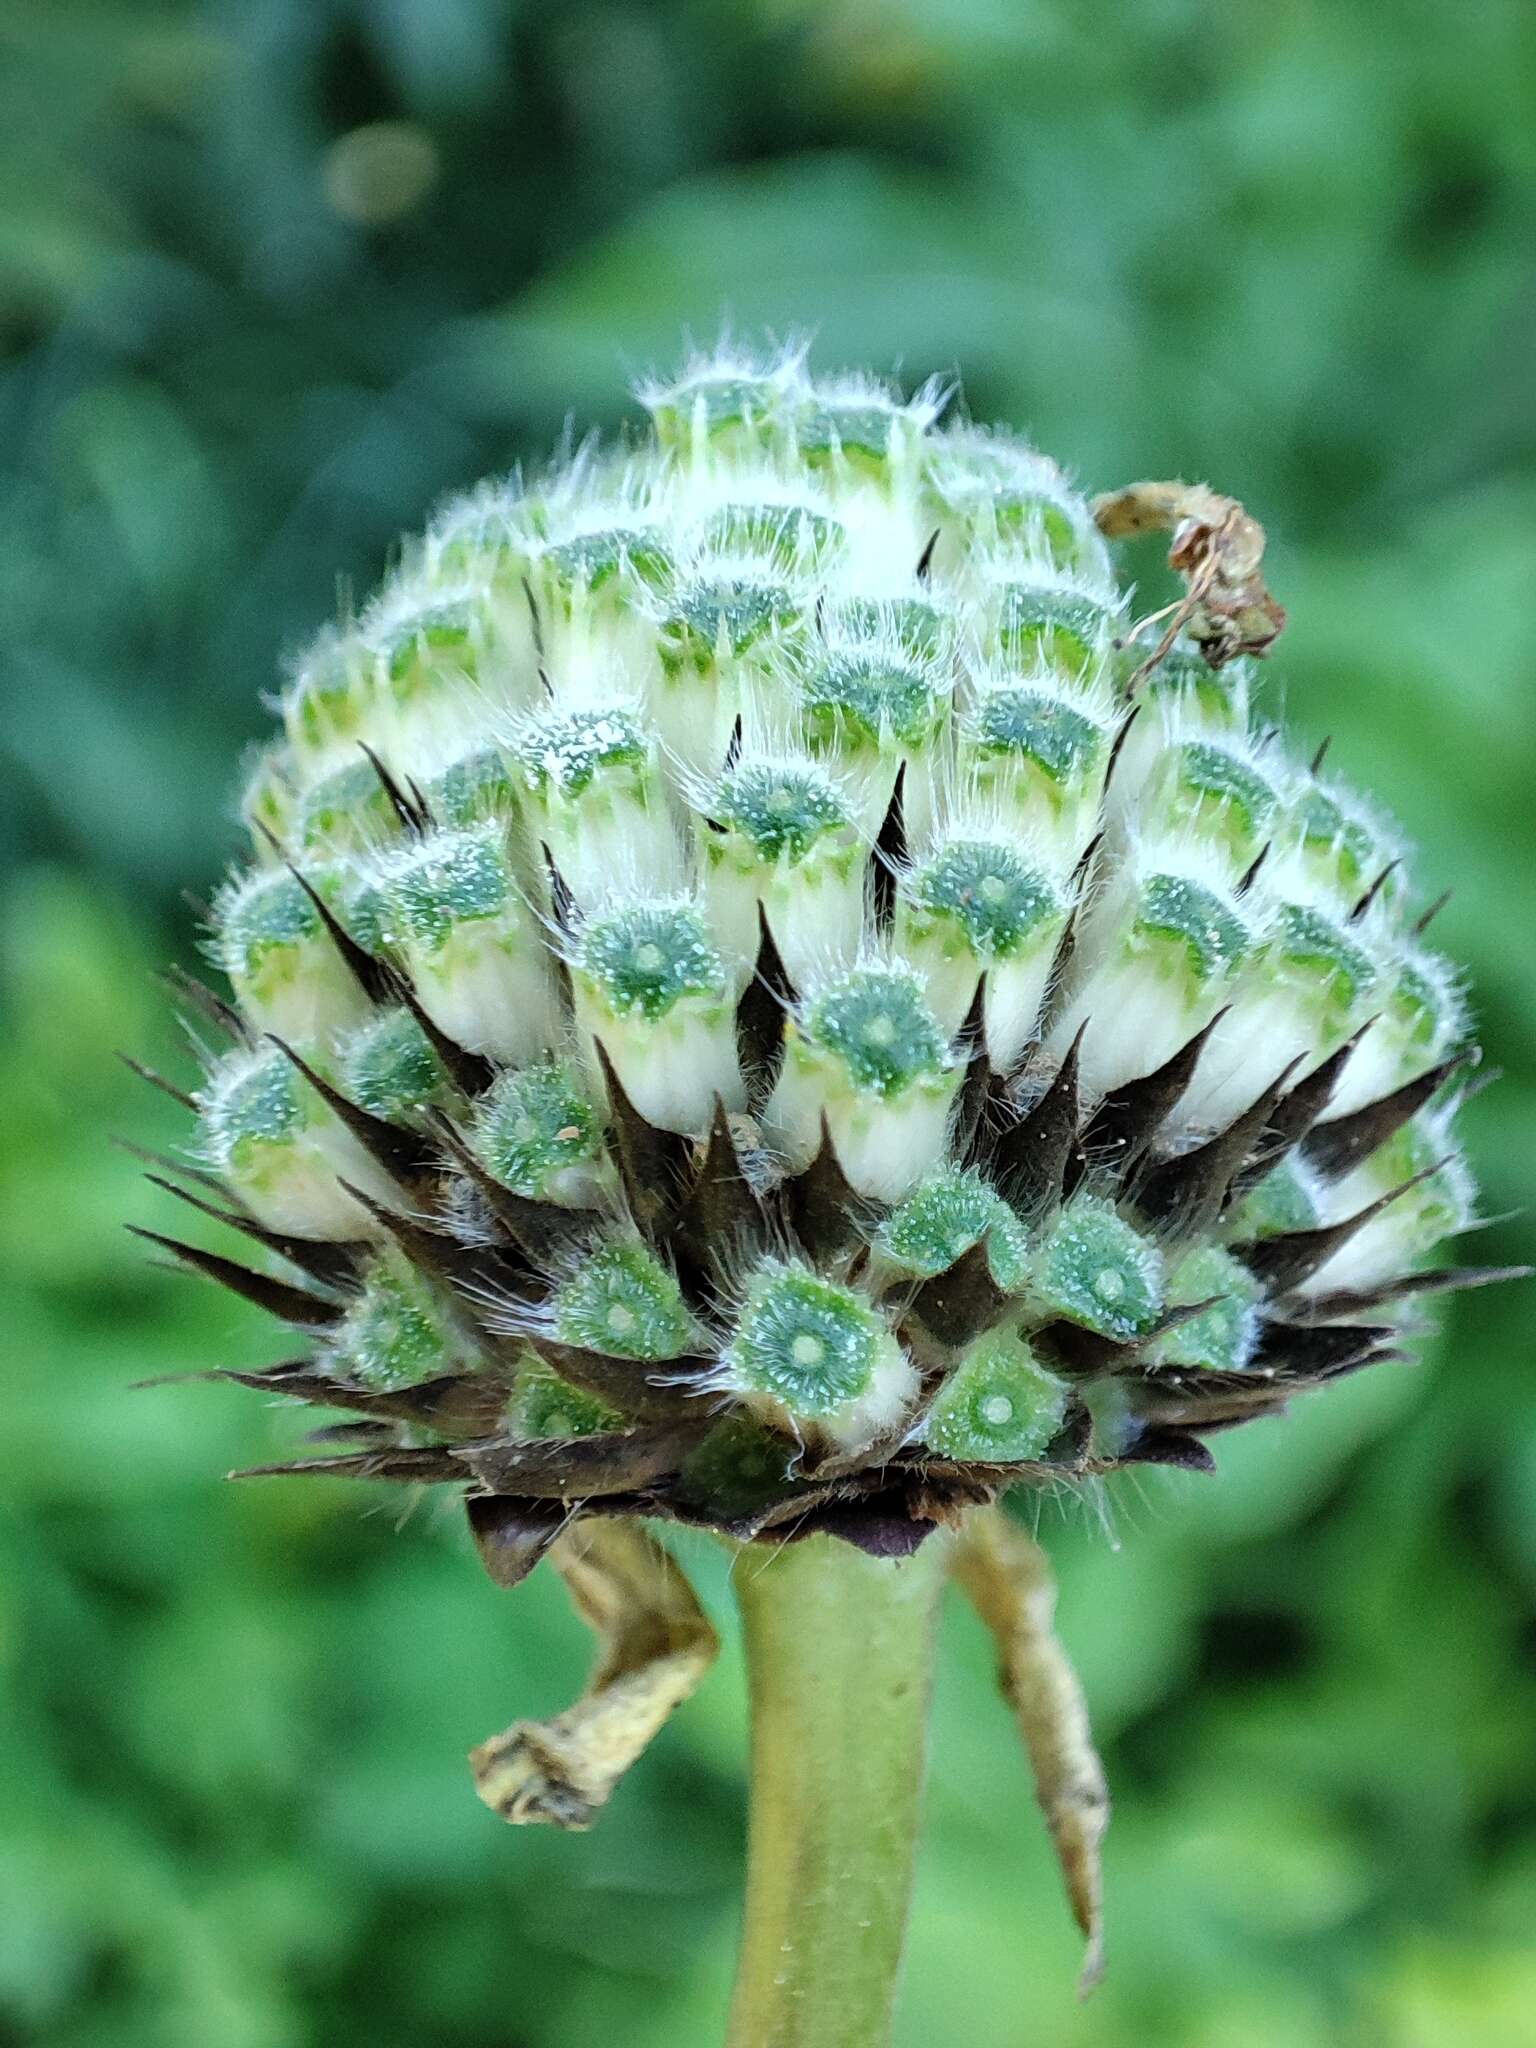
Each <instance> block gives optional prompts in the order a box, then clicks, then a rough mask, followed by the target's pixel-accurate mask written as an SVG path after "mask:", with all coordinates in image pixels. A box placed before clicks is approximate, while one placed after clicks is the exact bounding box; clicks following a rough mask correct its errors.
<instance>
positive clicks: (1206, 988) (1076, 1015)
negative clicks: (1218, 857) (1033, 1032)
mask: <svg viewBox="0 0 1536 2048" xmlns="http://www.w3.org/2000/svg"><path fill="white" fill-rule="evenodd" d="M1250 943H1251V937H1250V932H1249V928H1248V925H1247V923H1246V922H1245V920H1244V918H1243V916H1242V915H1241V914H1240V912H1239V908H1238V906H1237V905H1236V904H1235V903H1234V902H1233V900H1232V898H1231V896H1230V895H1229V894H1228V892H1227V891H1226V890H1225V889H1224V888H1223V887H1222V883H1221V878H1220V874H1219V871H1213V864H1201V863H1198V862H1197V861H1194V860H1191V859H1190V858H1189V855H1188V853H1187V852H1183V851H1180V850H1176V849H1172V848H1170V849H1167V850H1166V851H1165V850H1164V849H1161V848H1147V849H1142V850H1141V852H1140V854H1139V855H1138V857H1137V859H1136V861H1135V863H1134V864H1132V863H1129V862H1128V863H1127V864H1126V865H1123V866H1122V867H1121V868H1120V869H1119V871H1118V872H1116V873H1114V874H1113V875H1112V877H1111V879H1110V880H1109V881H1108V882H1107V883H1106V885H1105V886H1104V889H1103V892H1102V894H1101V895H1100V896H1099V897H1098V898H1097V899H1096V900H1095V901H1094V902H1092V903H1091V904H1090V906H1089V907H1088V909H1087V910H1086V911H1085V913H1084V914H1083V915H1082V917H1081V919H1080V924H1079V930H1078V938H1077V944H1076V947H1075V949H1074V953H1073V958H1072V962H1071V966H1070V969H1069V973H1068V980H1067V986H1066V989H1065V990H1064V992H1063V995H1062V998H1061V1000H1060V1002H1059V1004H1058V1006H1057V1010H1056V1015H1055V1019H1054V1021H1053V1024H1052V1027H1051V1030H1050V1033H1049V1035H1048V1038H1047V1049H1048V1050H1049V1051H1051V1052H1053V1053H1055V1054H1056V1055H1057V1056H1058V1057H1060V1056H1062V1055H1064V1054H1065V1052H1066V1050H1067V1048H1068V1046H1070V1045H1071V1043H1072V1041H1073V1039H1074V1038H1075V1037H1076V1036H1077V1033H1078V1031H1079V1029H1081V1028H1083V1027H1084V1026H1086V1029H1085V1030H1084V1035H1083V1040H1082V1047H1081V1051H1080V1055H1079V1058H1080V1062H1081V1064H1080V1068H1079V1074H1080V1080H1081V1085H1082V1087H1083V1089H1084V1091H1085V1092H1086V1093H1087V1094H1088V1095H1089V1096H1090V1097H1092V1096H1096V1095H1103V1094H1107V1093H1108V1092H1109V1091H1110V1090H1111V1089H1113V1088H1119V1087H1122V1086H1123V1085H1124V1084H1125V1083H1126V1082H1127V1081H1133V1080H1137V1079H1139V1078H1140V1077H1141V1076H1142V1075H1144V1074H1150V1073H1152V1072H1153V1071H1154V1069H1155V1068H1157V1067H1160V1066H1161V1065H1162V1064H1163V1062H1164V1061H1165V1060H1168V1059H1171V1058H1172V1057H1173V1055H1174V1054H1175V1053H1176V1052H1178V1051H1179V1050H1180V1048H1181V1047H1182V1046H1184V1045H1186V1044H1187V1043H1188V1042H1189V1040H1190V1039H1191V1038H1192V1037H1193V1036H1194V1034H1195V1033H1196V1032H1197V1031H1198V1030H1200V1029H1201V1028H1202V1026H1204V1025H1205V1024H1208V1023H1209V1022H1210V1020H1211V1019H1212V1018H1213V1017H1214V1016H1215V1014H1216V1012H1217V1010H1218V1009H1219V1008H1220V1007H1221V1005H1222V1004H1223V1003H1225V1002H1227V1001H1229V1000H1230V998H1231V994H1232V990H1233V987H1234V985H1235V983H1236V980H1237V977H1238V974H1239V972H1240V970H1241V967H1242V964H1243V961H1244V960H1245V958H1246V957H1247V954H1248V950H1249V946H1250ZM1203 1064H1204V1062H1203V1061H1202V1066H1203ZM1273 1078H1274V1077H1273V1075H1272V1074H1269V1073H1260V1074H1259V1075H1257V1076H1256V1078H1255V1079H1254V1082H1253V1093H1254V1094H1255V1095H1257V1094H1258V1092H1259V1090H1260V1088H1262V1087H1263V1086H1264V1085H1265V1084H1266V1082H1268V1081H1270V1080H1272V1079H1273Z"/></svg>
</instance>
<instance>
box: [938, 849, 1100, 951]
mask: <svg viewBox="0 0 1536 2048" xmlns="http://www.w3.org/2000/svg"><path fill="white" fill-rule="evenodd" d="M907 903H908V916H909V917H915V918H916V919H917V920H918V921H919V922H920V923H945V924H953V925H954V926H956V927H957V928H958V930H959V932H961V933H963V934H964V939H965V943H966V945H967V946H968V947H969V948H970V950H971V951H972V952H973V953H975V954H976V955H977V956H978V957H979V958H982V959H986V960H1007V959H1011V958H1013V957H1014V955H1016V954H1018V953H1020V952H1022V951H1025V950H1033V947H1034V945H1035V943H1037V942H1038V940H1039V939H1040V938H1041V936H1042V935H1043V934H1044V933H1045V932H1046V931H1047V930H1049V929H1054V927H1055V926H1056V925H1057V924H1059V922H1060V920H1061V916H1062V904H1061V899H1060V897H1059V896H1058V895H1057V893H1056V890H1055V888H1054V887H1053V886H1052V884H1051V883H1050V882H1049V881H1048V880H1047V878H1046V877H1045V876H1044V875H1043V874H1042V873H1041V871H1040V870H1039V869H1038V868H1037V867H1035V866H1033V865H1032V864H1031V863H1030V862H1029V861H1027V860H1026V859H1025V858H1024V856H1023V855H1022V854H1019V853H1015V852H1014V851H1013V849H1012V848H1011V847H1008V846H1005V845H1002V844H1001V843H999V842H998V841H995V840H974V839H973V840H965V839H961V840H953V841H951V842H950V844H949V845H948V846H946V847H945V848H944V849H943V851H942V852H941V853H940V854H938V856H937V857H936V858H935V859H933V860H931V861H929V862H928V863H927V864H926V865H925V866H924V867H921V868H919V869H918V870H917V872H916V873H915V874H914V875H913V876H912V878H911V881H910V882H909V884H908V887H907ZM922 912H927V913H928V917H927V919H924V918H923V917H922Z"/></svg>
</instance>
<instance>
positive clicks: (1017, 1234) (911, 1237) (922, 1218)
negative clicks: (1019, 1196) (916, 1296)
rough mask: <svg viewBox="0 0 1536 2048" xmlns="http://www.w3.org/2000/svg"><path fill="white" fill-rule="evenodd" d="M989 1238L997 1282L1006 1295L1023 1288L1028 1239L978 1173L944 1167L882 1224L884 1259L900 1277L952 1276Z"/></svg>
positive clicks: (877, 1241)
mask: <svg viewBox="0 0 1536 2048" xmlns="http://www.w3.org/2000/svg"><path fill="white" fill-rule="evenodd" d="M983 1238H985V1240H986V1245H987V1264H988V1266H989V1267H990V1269H991V1273H992V1278H993V1279H994V1280H995V1281H996V1282H997V1284H998V1286H999V1287H1001V1288H1002V1289H1003V1290H1004V1291H1005V1292H1006V1293H1012V1292H1014V1291H1015V1290H1016V1289H1018V1288H1020V1287H1022V1286H1023V1284H1024V1280H1025V1277H1026V1273H1027V1271H1028V1266H1029V1254H1030V1245H1029V1234H1028V1232H1027V1231H1026V1230H1025V1229H1024V1226H1023V1225H1022V1224H1021V1223H1020V1221H1019V1219H1018V1218H1017V1216H1015V1215H1014V1213H1013V1211H1012V1210H1011V1209H1010V1208H1009V1206H1008V1204H1007V1203H1006V1202H1005V1201H1004V1200H1003V1198H1002V1196H1001V1195H999V1194H998V1193H997V1191H996V1189H995V1188H990V1187H988V1185H987V1183H986V1182H985V1181H984V1180H983V1179H982V1178H981V1175H980V1174H979V1173H973V1172H964V1171H962V1170H960V1169H959V1168H958V1167H953V1166H946V1167H941V1168H940V1169H939V1170H938V1171H937V1172H936V1173H931V1174H929V1175H928V1176H927V1178H926V1179H924V1180H922V1181H920V1182H919V1183H918V1185H917V1186H916V1187H915V1188H914V1189H913V1191H912V1193H911V1194H910V1195H908V1196H907V1197H906V1199H905V1200H904V1201H903V1202H902V1203H900V1205H899V1206H898V1207H897V1208H896V1209H894V1210H893V1211H892V1212H891V1214H890V1215H889V1216H888V1217H887V1218H886V1220H885V1222H884V1223H883V1224H882V1225H881V1227H880V1230H879V1233H878V1235H877V1237H876V1239H875V1244H876V1248H877V1249H878V1251H879V1252H880V1254H881V1256H882V1257H883V1258H884V1259H886V1260H887V1261H888V1262H889V1263H890V1264H891V1265H892V1266H894V1267H896V1269H897V1270H898V1271H899V1272H903V1273H910V1274H912V1275H914V1276H915V1277H917V1278H924V1279H926V1278H928V1277H930V1276H932V1275H933V1274H936V1273H943V1272H947V1271H948V1269H949V1268H950V1267H951V1266H952V1265H953V1264H954V1263H955V1261H956V1260H957V1259H959V1258H963V1257H964V1255H965V1254H966V1253H967V1252H968V1251H969V1250H970V1249H971V1247H972V1246H973V1245H976V1244H979V1243H980V1242H981V1241H982V1239H983Z"/></svg>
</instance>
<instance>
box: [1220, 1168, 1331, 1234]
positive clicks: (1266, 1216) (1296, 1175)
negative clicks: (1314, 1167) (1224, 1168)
mask: <svg viewBox="0 0 1536 2048" xmlns="http://www.w3.org/2000/svg"><path fill="white" fill-rule="evenodd" d="M1321 1221H1322V1214H1321V1211H1320V1210H1319V1208H1318V1203H1317V1195H1316V1191H1315V1189H1314V1187H1313V1185H1312V1181H1311V1176H1310V1175H1309V1174H1308V1173H1307V1172H1306V1170H1305V1168H1304V1167H1303V1166H1302V1165H1301V1164H1300V1162H1299V1161H1298V1160H1296V1159H1295V1158H1294V1157H1292V1158H1290V1159H1285V1160H1282V1161H1281V1163H1280V1164H1279V1165H1278V1166H1276V1167H1273V1168H1271V1170H1270V1171H1269V1172H1268V1173H1266V1174H1265V1176H1264V1178H1263V1179H1262V1180H1261V1181H1260V1182H1259V1183H1258V1184H1257V1186H1255V1187H1253V1188H1250V1189H1249V1191H1248V1193H1247V1194H1246V1195H1244V1197H1243V1199H1242V1200H1241V1201H1240V1202H1239V1203H1238V1205H1237V1207H1236V1208H1235V1209H1234V1210H1233V1211H1232V1216H1231V1219H1230V1223H1229V1226H1228V1234H1229V1236H1230V1237H1231V1238H1232V1240H1233V1242H1234V1243H1247V1242H1249V1241H1251V1240H1252V1239H1254V1238H1261V1237H1282V1236H1285V1235H1287V1234H1288V1233H1289V1232H1291V1231H1293V1230H1315V1229H1316V1228H1317V1226H1318V1224H1319V1223H1320V1222H1321Z"/></svg>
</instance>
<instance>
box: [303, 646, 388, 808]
mask: <svg viewBox="0 0 1536 2048" xmlns="http://www.w3.org/2000/svg"><path fill="white" fill-rule="evenodd" d="M373 678H374V664H373V661H372V659H371V656H370V653H369V650H368V648H367V646H366V645H365V643H364V642H363V640H362V639H361V638H360V637H359V636H358V635H356V634H350V633H327V634H323V635H322V636H321V638H320V639H319V640H317V641H316V643H315V645H314V646H313V647H312V648H311V649H310V651H309V653H308V654H307V655H306V656H305V658H304V660H303V661H302V662H301V663H300V664H299V667H298V668H297V670H296V671H295V673H294V677H293V681H292V682H291V683H290V684H289V686H288V688H287V690H286V691H285V692H284V694H283V723H284V725H285V726H286V728H287V731H288V743H289V745H290V746H291V747H292V749H293V753H294V756H295V758H296V759H297V760H298V761H299V762H300V763H301V764H302V765H303V767H304V768H305V769H306V770H307V771H308V772H309V773H311V774H315V773H321V774H323V773H324V772H325V771H326V769H327V768H330V767H345V766H348V765H350V763H351V762H352V761H354V760H355V759H356V757H357V745H358V741H359V740H360V739H366V738H367V737H368V731H369V728H370V726H371V724H372V721H373V719H374V718H375V716H376V715H377V710H378V698H377V695H376V693H375V690H374V686H373Z"/></svg>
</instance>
